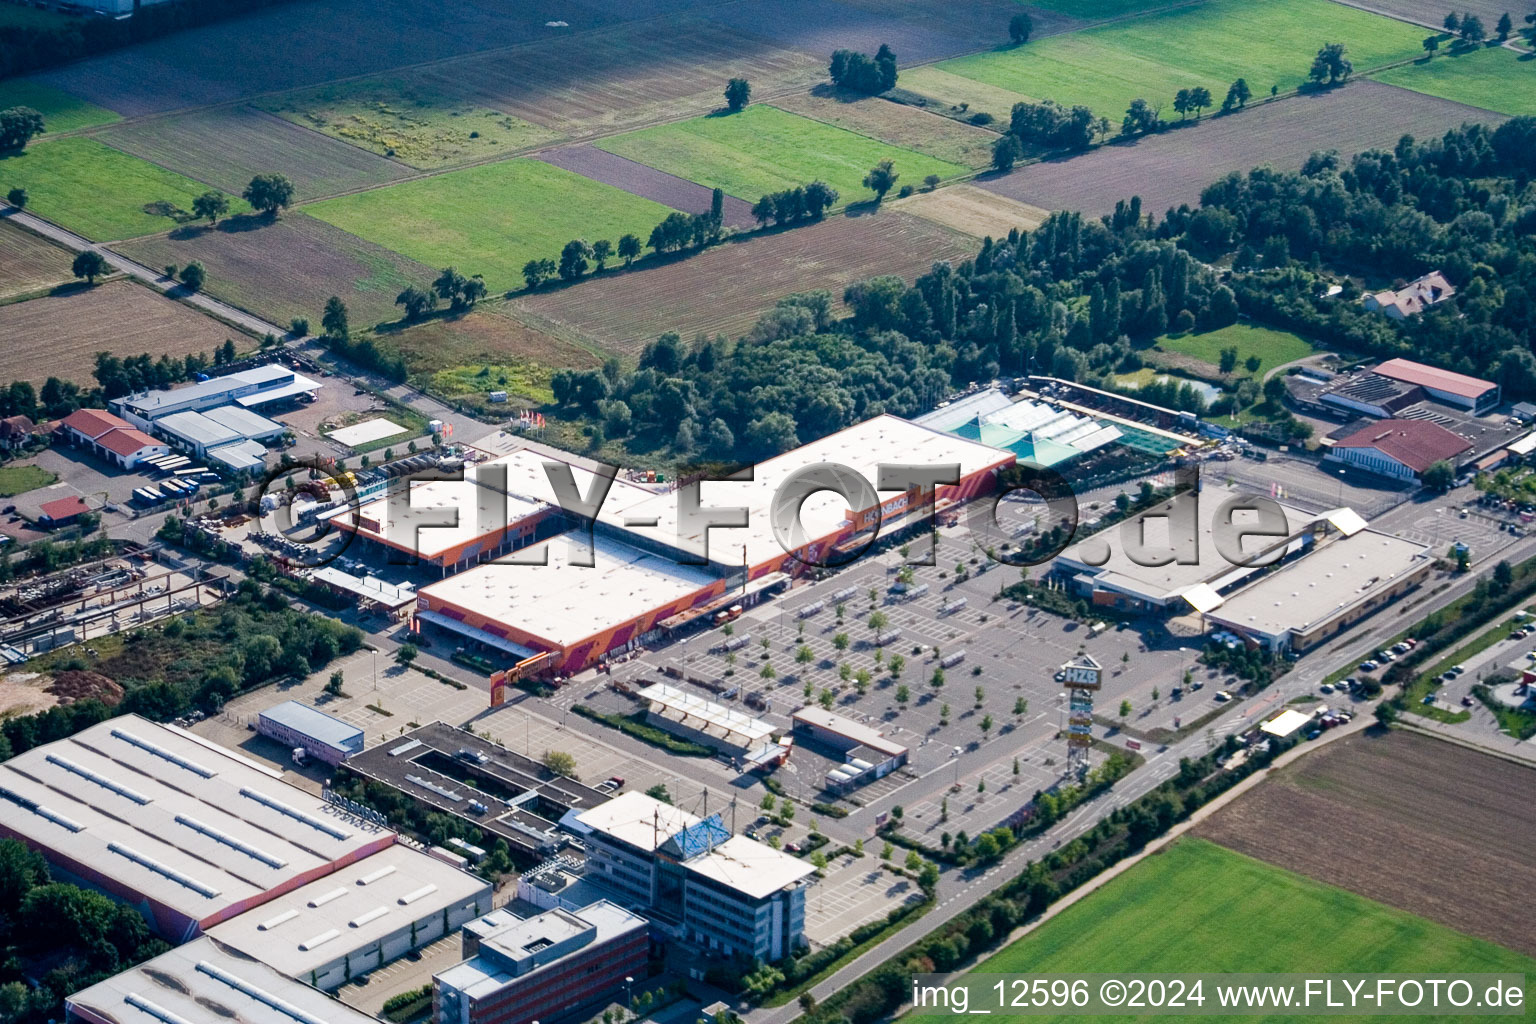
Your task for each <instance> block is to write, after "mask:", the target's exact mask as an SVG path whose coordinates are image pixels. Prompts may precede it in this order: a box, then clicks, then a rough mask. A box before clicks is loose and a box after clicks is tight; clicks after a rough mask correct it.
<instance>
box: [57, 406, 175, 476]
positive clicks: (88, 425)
mask: <svg viewBox="0 0 1536 1024" xmlns="http://www.w3.org/2000/svg"><path fill="white" fill-rule="evenodd" d="M57 429H58V431H59V433H60V434H62V435H63V437H64V439H65V440H66V441H67V442H69V443H70V444H72V445H74V446H75V447H77V448H84V449H86V450H87V451H89V452H91V453H92V454H94V455H95V456H96V457H97V458H100V459H104V460H105V461H107V462H111V463H113V464H115V465H117V466H119V467H121V468H122V469H132V468H133V467H135V466H137V465H138V464H139V463H140V462H143V461H144V460H145V459H148V458H151V457H153V456H156V455H165V454H167V453H169V452H170V448H169V446H167V445H166V443H165V442H164V441H161V440H159V439H158V438H154V437H150V436H149V435H148V434H146V433H144V431H142V430H139V429H138V428H137V427H135V426H134V425H133V424H131V423H129V422H128V421H127V420H124V419H122V418H121V417H118V416H114V415H112V414H111V413H109V412H104V411H102V410H101V409H76V410H75V411H74V412H72V413H70V414H69V415H68V416H66V417H64V419H63V420H62V421H60V423H59V426H58V428H57Z"/></svg>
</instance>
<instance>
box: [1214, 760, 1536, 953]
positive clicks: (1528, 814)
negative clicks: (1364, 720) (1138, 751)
mask: <svg viewBox="0 0 1536 1024" xmlns="http://www.w3.org/2000/svg"><path fill="white" fill-rule="evenodd" d="M1533 789H1536V770H1533V769H1530V768H1525V767H1522V766H1520V765H1517V764H1513V763H1511V762H1508V761H1505V760H1502V759H1501V758H1496V757H1493V756H1490V755H1488V754H1480V753H1477V752H1475V751H1472V750H1468V749H1467V748H1465V747H1460V746H1457V745H1455V744H1452V743H1446V742H1443V741H1440V740H1436V739H1432V738H1429V737H1426V736H1421V735H1418V734H1416V733H1408V732H1401V731H1394V732H1392V733H1389V734H1387V735H1385V736H1381V735H1376V734H1374V733H1373V734H1364V733H1362V734H1359V735H1356V736H1351V737H1349V738H1348V739H1344V740H1341V741H1339V742H1337V743H1334V744H1332V745H1330V746H1329V747H1327V748H1326V749H1324V750H1320V751H1318V752H1316V753H1314V754H1311V755H1308V756H1307V757H1305V758H1302V759H1301V760H1300V761H1298V762H1296V763H1295V764H1292V765H1290V766H1288V767H1286V768H1284V769H1282V770H1281V771H1280V772H1278V773H1277V774H1275V775H1273V776H1271V777H1270V778H1269V779H1268V780H1266V781H1265V782H1264V783H1263V784H1262V785H1260V786H1259V787H1257V788H1256V789H1254V790H1253V791H1252V792H1250V793H1248V794H1246V795H1245V796H1243V797H1242V798H1241V799H1239V800H1237V801H1234V802H1233V803H1232V804H1229V805H1228V806H1226V807H1224V808H1222V809H1221V810H1220V811H1218V812H1217V813H1216V814H1214V815H1212V816H1211V818H1210V819H1208V820H1207V821H1206V822H1204V823H1203V824H1202V825H1200V827H1199V828H1198V829H1197V830H1196V831H1197V834H1199V835H1203V836H1205V837H1206V838H1207V839H1211V840H1214V841H1215V842H1218V843H1221V844H1222V845H1224V846H1228V847H1230V848H1232V849H1234V850H1237V851H1239V852H1240V853H1246V854H1248V855H1249V856H1252V857H1258V858H1259V859H1261V860H1266V861H1269V862H1270V863H1272V864H1278V865H1280V866H1281V867H1284V868H1289V869H1290V870H1292V871H1298V872H1300V873H1302V874H1305V875H1310V876H1312V877H1313V878H1317V879H1320V880H1322V881H1325V882H1329V883H1331V884H1334V885H1338V886H1341V887H1343V888H1345V889H1349V890H1350V891H1352V892H1356V893H1359V894H1360V895H1362V896H1367V897H1369V898H1371V899H1374V900H1379V901H1381V902H1382V903H1387V904H1390V905H1392V906H1394V907H1400V908H1402V909H1403V910H1407V911H1411V912H1412V913H1415V914H1419V915H1422V916H1423V917H1427V918H1430V919H1431V920H1434V921H1438V922H1440V923H1441V924H1445V925H1448V926H1449V927H1451V928H1454V929H1456V930H1457V931H1462V932H1466V933H1467V934H1469V935H1477V936H1480V937H1482V938H1485V939H1489V940H1491V941H1493V942H1497V943H1499V944H1500V945H1503V946H1508V947H1509V948H1510V949H1516V950H1519V951H1521V952H1523V953H1536V928H1532V927H1531V914H1530V893H1531V892H1532V891H1533V890H1536V856H1533V855H1532V852H1531V851H1532V850H1533V849H1536V802H1533V801H1532V800H1531V793H1532V791H1533Z"/></svg>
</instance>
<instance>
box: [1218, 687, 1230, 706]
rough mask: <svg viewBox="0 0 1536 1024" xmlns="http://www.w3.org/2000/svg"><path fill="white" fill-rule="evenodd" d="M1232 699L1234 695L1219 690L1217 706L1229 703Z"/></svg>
mask: <svg viewBox="0 0 1536 1024" xmlns="http://www.w3.org/2000/svg"><path fill="white" fill-rule="evenodd" d="M1231 699H1232V695H1231V694H1230V693H1228V692H1227V691H1226V690H1217V691H1216V703H1217V704H1225V703H1226V702H1227V701H1229V700H1231Z"/></svg>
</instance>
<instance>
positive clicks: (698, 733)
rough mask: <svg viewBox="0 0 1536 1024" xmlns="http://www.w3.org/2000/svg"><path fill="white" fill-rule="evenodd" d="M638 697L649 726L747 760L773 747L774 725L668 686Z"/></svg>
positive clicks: (658, 686)
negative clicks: (643, 706) (645, 709)
mask: <svg viewBox="0 0 1536 1024" xmlns="http://www.w3.org/2000/svg"><path fill="white" fill-rule="evenodd" d="M637 696H638V697H639V698H640V699H641V700H642V701H644V702H645V704H646V707H647V709H648V711H647V714H646V720H647V721H648V722H650V724H652V725H654V726H657V727H658V728H661V729H665V730H666V731H667V732H670V733H672V734H674V735H677V736H681V737H683V738H684V739H689V740H693V741H694V742H695V743H703V744H705V745H706V746H711V747H714V748H715V749H716V750H720V751H724V752H725V753H728V754H732V755H735V756H736V757H741V758H748V759H751V758H754V757H758V756H759V755H761V754H762V753H763V751H765V750H766V749H767V748H768V747H769V746H771V745H772V744H773V734H774V731H775V730H774V727H773V725H772V724H770V723H768V722H765V721H763V720H762V719H761V718H753V717H752V716H751V715H747V714H743V713H742V712H740V711H737V710H736V709H734V708H730V707H726V706H725V705H724V704H716V703H715V702H714V701H710V700H705V699H704V698H703V697H700V696H698V695H696V694H693V693H690V692H688V691H687V690H680V689H678V688H677V687H675V686H672V685H670V684H668V683H656V684H654V685H652V686H647V687H646V688H645V689H643V690H641V691H640V693H639V694H638V695H637Z"/></svg>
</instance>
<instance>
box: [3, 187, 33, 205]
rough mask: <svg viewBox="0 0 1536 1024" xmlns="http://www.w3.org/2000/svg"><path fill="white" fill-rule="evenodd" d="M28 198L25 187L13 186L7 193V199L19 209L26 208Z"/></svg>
mask: <svg viewBox="0 0 1536 1024" xmlns="http://www.w3.org/2000/svg"><path fill="white" fill-rule="evenodd" d="M27 199H28V196H27V190H26V189H24V188H13V189H11V190H10V191H9V192H7V193H6V194H5V201H6V202H8V203H10V204H11V205H12V206H14V207H16V209H18V210H24V209H26V206H27Z"/></svg>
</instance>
